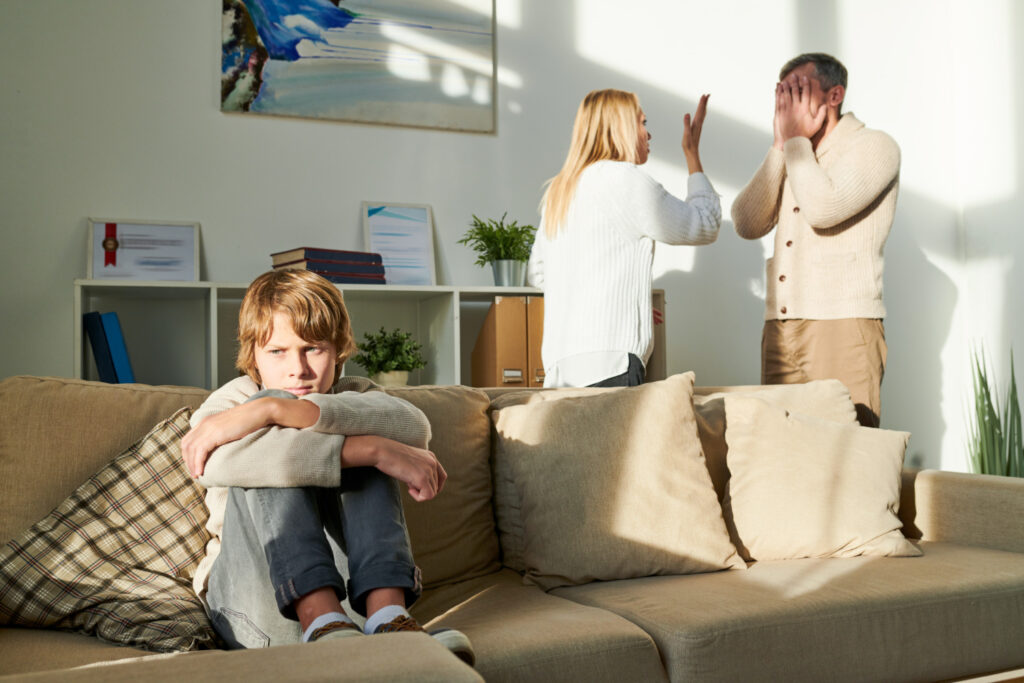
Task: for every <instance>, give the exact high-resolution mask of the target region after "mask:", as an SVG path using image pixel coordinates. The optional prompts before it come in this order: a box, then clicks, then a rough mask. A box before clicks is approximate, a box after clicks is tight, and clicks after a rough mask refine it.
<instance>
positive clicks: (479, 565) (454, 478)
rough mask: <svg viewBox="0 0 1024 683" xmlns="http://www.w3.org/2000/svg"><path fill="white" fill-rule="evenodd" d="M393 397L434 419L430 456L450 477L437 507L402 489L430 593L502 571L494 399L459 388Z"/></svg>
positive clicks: (406, 391) (399, 391)
mask: <svg viewBox="0 0 1024 683" xmlns="http://www.w3.org/2000/svg"><path fill="white" fill-rule="evenodd" d="M387 391H388V393H390V394H392V395H394V396H398V397H400V398H403V399H405V400H406V401H409V403H412V404H413V405H414V406H416V407H417V408H419V409H420V410H422V411H423V412H424V414H425V415H426V416H427V419H428V420H429V421H430V424H431V427H432V432H433V436H432V437H431V440H430V450H431V451H433V452H434V454H435V455H436V456H437V458H438V460H439V461H440V462H441V465H442V466H444V469H445V471H446V472H447V473H448V481H447V482H446V483H445V486H444V489H442V491H441V493H440V495H438V496H437V497H435V498H434V499H433V500H428V501H426V502H423V503H418V502H416V501H414V500H413V499H412V497H410V496H409V494H408V491H406V489H405V487H402V495H403V502H404V507H405V517H406V523H407V525H408V527H409V538H410V540H411V541H412V549H413V555H414V556H415V558H416V564H417V565H419V567H420V569H421V570H422V572H423V584H424V586H426V587H433V586H439V585H443V584H445V583H450V582H452V581H463V580H465V579H469V578H472V577H474V576H480V575H482V574H488V573H490V572H494V571H497V570H498V569H499V568H500V567H501V563H500V561H499V552H498V536H497V533H496V532H495V528H494V509H493V508H492V506H491V498H492V485H491V466H490V453H491V422H490V419H489V418H488V416H487V407H488V405H489V403H490V402H489V400H488V398H487V395H486V394H484V393H483V392H482V391H480V390H478V389H471V388H469V387H459V386H447V387H406V388H388V389H387ZM455 539H457V540H458V542H457V543H456V542H454V540H455Z"/></svg>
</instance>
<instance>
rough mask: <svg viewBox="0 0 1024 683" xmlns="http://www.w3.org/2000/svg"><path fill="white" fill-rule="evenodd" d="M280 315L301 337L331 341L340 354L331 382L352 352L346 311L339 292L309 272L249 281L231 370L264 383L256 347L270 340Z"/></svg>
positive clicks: (284, 272)
mask: <svg viewBox="0 0 1024 683" xmlns="http://www.w3.org/2000/svg"><path fill="white" fill-rule="evenodd" d="M277 312H282V313H284V314H286V315H287V316H288V319H289V320H291V323H292V329H293V330H294V331H295V334H297V335H298V336H299V337H301V338H302V339H304V340H306V341H308V342H311V343H317V342H330V343H332V344H334V348H335V350H336V351H337V352H338V358H337V363H336V365H335V368H334V380H333V381H332V382H331V383H332V384H334V383H335V382H337V381H338V377H340V376H341V366H342V365H343V364H344V363H345V361H346V360H348V357H349V356H351V355H352V353H353V352H355V350H356V344H355V341H354V340H353V339H352V325H351V323H350V322H349V318H348V310H347V309H346V308H345V301H344V299H343V298H342V296H341V292H340V291H338V288H337V287H335V286H334V285H333V284H331V283H330V282H329V281H327V280H326V279H324V278H322V277H320V276H319V275H317V274H316V273H312V272H310V271H308V270H272V271H270V272H269V273H264V274H263V275H260V276H259V277H258V278H256V279H255V280H253V281H252V284H250V285H249V288H248V289H247V290H246V291H245V298H243V299H242V308H241V309H240V310H239V311H238V358H237V359H236V360H235V367H236V368H238V370H239V372H241V373H243V374H246V375H249V377H251V378H252V379H253V381H254V382H256V383H257V384H262V383H263V382H262V380H261V378H260V371H259V369H258V368H257V367H256V348H257V347H258V346H264V345H265V344H266V343H267V342H268V341H270V336H271V335H272V334H273V333H274V314H275V313H277Z"/></svg>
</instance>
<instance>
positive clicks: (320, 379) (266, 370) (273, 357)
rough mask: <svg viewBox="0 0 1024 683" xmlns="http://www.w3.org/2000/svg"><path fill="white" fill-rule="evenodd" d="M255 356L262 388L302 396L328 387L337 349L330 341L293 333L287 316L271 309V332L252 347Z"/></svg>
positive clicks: (322, 390) (331, 381)
mask: <svg viewBox="0 0 1024 683" xmlns="http://www.w3.org/2000/svg"><path fill="white" fill-rule="evenodd" d="M255 356H256V369H257V370H259V371H260V378H261V379H262V380H263V386H264V388H266V389H283V390H285V391H288V392H291V393H292V394H295V395H296V396H304V395H305V394H324V393H327V390H328V389H330V388H331V384H332V383H333V381H334V366H335V362H336V360H337V358H338V353H337V351H336V350H335V349H334V344H332V343H331V342H308V341H306V340H305V339H303V338H302V337H300V336H299V335H297V334H295V330H294V329H292V322H291V320H289V319H288V316H287V315H285V314H284V313H281V312H275V313H274V331H273V334H271V335H270V339H268V340H267V343H266V344H265V345H264V346H257V347H256V353H255Z"/></svg>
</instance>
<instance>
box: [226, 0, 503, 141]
mask: <svg viewBox="0 0 1024 683" xmlns="http://www.w3.org/2000/svg"><path fill="white" fill-rule="evenodd" d="M494 7H495V3H494V0H458V1H453V0H414V1H410V0H399V1H398V2H394V1H389V2H381V0H345V2H343V3H339V2H338V0H333V1H328V0H316V2H311V1H309V0H221V19H220V22H218V25H217V32H218V35H220V36H221V89H220V92H221V103H220V107H221V111H225V112H244V113H249V114H262V115H268V114H269V115H277V116H301V117H309V118H320V119H333V120H339V121H362V122H367V123H382V124H389V125H398V126H414V127H425V128H445V129H449V130H460V131H469V132H477V133H493V132H494V130H495V107H494V103H495V82H496V78H497V74H498V70H497V65H496V62H495V49H494V34H495V30H494V29H495V19H494ZM502 76H503V78H504V79H508V78H510V76H509V74H508V73H506V72H504V71H503V72H502ZM513 77H514V76H513Z"/></svg>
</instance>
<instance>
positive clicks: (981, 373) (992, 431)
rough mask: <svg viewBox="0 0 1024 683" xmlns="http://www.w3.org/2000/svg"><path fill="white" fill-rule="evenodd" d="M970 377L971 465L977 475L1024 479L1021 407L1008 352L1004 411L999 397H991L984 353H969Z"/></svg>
mask: <svg viewBox="0 0 1024 683" xmlns="http://www.w3.org/2000/svg"><path fill="white" fill-rule="evenodd" d="M971 356H972V358H971V376H972V384H973V385H974V404H973V406H972V407H973V412H972V414H971V416H970V417H971V421H970V422H969V424H968V428H967V429H968V431H967V438H968V446H969V449H970V456H971V465H972V466H973V468H974V471H975V472H978V473H980V474H1001V475H1005V476H1010V477H1022V476H1024V440H1022V434H1021V420H1020V403H1019V401H1018V398H1017V379H1016V376H1015V375H1016V373H1015V372H1014V367H1013V351H1011V352H1010V386H1009V387H1008V388H1007V392H1006V402H1005V404H1004V407H1003V410H1002V411H1001V412H1000V409H999V398H998V396H996V397H993V394H994V386H993V385H992V384H991V383H990V382H989V378H988V377H989V376H988V364H987V363H986V361H985V353H984V351H981V352H977V351H975V352H972V354H971Z"/></svg>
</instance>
